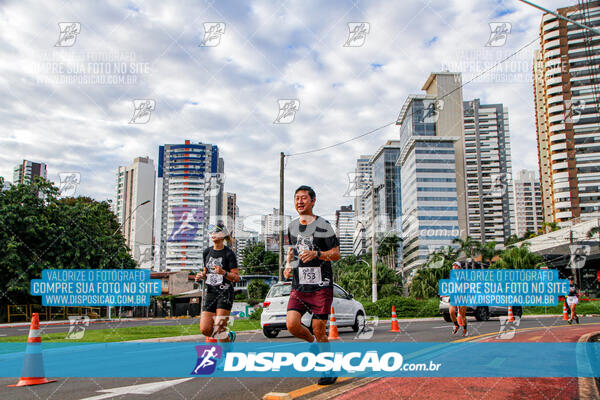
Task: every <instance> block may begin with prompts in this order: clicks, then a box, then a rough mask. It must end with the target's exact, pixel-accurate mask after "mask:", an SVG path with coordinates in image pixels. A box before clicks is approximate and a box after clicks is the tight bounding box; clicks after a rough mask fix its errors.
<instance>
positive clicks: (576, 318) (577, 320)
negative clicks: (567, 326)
mask: <svg viewBox="0 0 600 400" xmlns="http://www.w3.org/2000/svg"><path fill="white" fill-rule="evenodd" d="M575 322H577V324H578V325H579V315H578V316H576V317H575Z"/></svg>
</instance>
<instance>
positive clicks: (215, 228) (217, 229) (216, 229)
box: [207, 224, 224, 233]
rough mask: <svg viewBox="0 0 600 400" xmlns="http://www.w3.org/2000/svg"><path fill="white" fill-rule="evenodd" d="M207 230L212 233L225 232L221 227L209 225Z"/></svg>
mask: <svg viewBox="0 0 600 400" xmlns="http://www.w3.org/2000/svg"><path fill="white" fill-rule="evenodd" d="M207 229H208V231H209V232H210V233H217V232H224V231H223V228H221V227H220V226H217V225H213V224H210V225H208V228H207Z"/></svg>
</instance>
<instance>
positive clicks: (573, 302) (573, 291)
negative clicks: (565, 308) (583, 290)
mask: <svg viewBox="0 0 600 400" xmlns="http://www.w3.org/2000/svg"><path fill="white" fill-rule="evenodd" d="M578 303H579V288H578V287H577V285H576V284H575V279H574V278H573V277H572V276H570V277H569V295H568V296H567V304H568V305H569V309H570V310H571V316H570V317H569V319H568V321H567V322H568V323H569V325H571V324H572V323H573V319H575V322H577V323H579V316H578V315H577V313H576V312H575V307H576V306H577V304H578Z"/></svg>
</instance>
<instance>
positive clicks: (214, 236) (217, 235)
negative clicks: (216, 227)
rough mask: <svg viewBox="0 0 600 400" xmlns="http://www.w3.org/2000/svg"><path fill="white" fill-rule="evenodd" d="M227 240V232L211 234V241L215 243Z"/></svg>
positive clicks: (213, 232)
mask: <svg viewBox="0 0 600 400" xmlns="http://www.w3.org/2000/svg"><path fill="white" fill-rule="evenodd" d="M223 239H225V232H223V231H212V232H210V240H212V241H213V243H214V242H215V241H219V240H221V241H222V240H223Z"/></svg>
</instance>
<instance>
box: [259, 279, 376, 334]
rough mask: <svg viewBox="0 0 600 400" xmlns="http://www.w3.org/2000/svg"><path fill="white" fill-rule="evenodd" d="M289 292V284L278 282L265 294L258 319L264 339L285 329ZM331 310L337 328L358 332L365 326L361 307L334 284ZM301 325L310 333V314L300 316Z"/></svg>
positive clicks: (290, 289)
mask: <svg viewBox="0 0 600 400" xmlns="http://www.w3.org/2000/svg"><path fill="white" fill-rule="evenodd" d="M291 291H292V283H291V282H280V283H276V284H274V285H273V286H271V289H270V290H269V293H267V297H266V298H265V302H264V303H263V311H262V315H261V317H260V325H261V327H262V330H263V334H264V335H265V336H266V337H268V338H274V337H277V335H278V334H279V332H281V331H282V330H286V329H287V328H286V325H285V320H286V315H287V306H288V301H289V299H290V292H291ZM333 308H334V311H335V319H336V322H337V326H338V328H341V327H351V328H352V330H354V332H358V330H359V329H360V328H361V327H362V326H363V325H364V324H365V309H364V307H363V305H362V304H361V303H359V302H358V301H356V300H354V298H353V296H352V295H351V294H350V293H348V292H346V291H345V290H344V289H342V288H341V287H340V286H338V285H337V284H335V283H334V284H333ZM302 324H303V325H304V326H306V327H307V328H308V329H309V330H311V332H312V314H310V313H305V314H304V315H303V316H302ZM327 324H329V321H327Z"/></svg>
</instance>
